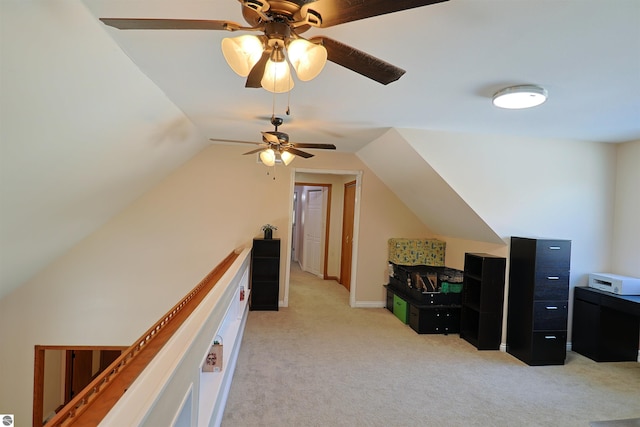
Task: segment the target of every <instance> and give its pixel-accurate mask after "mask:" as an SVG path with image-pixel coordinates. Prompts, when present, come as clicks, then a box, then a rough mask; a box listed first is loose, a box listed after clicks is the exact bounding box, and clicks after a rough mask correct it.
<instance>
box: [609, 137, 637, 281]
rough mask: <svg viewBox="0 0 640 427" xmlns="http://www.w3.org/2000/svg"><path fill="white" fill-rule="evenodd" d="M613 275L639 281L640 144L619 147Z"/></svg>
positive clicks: (631, 143) (634, 143)
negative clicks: (636, 278) (635, 278)
mask: <svg viewBox="0 0 640 427" xmlns="http://www.w3.org/2000/svg"><path fill="white" fill-rule="evenodd" d="M616 178H617V179H616V201H615V214H614V223H613V225H614V227H613V249H612V251H611V254H612V257H611V268H610V272H612V273H616V274H622V275H624V276H633V277H640V141H635V142H628V143H626V144H619V145H618V146H617V175H616Z"/></svg>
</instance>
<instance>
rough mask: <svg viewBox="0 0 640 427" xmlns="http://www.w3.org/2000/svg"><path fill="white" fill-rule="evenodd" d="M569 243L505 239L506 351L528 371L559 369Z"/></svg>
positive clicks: (566, 304) (563, 353) (564, 330)
mask: <svg viewBox="0 0 640 427" xmlns="http://www.w3.org/2000/svg"><path fill="white" fill-rule="evenodd" d="M570 263H571V241H570V240H558V239H535V238H526V237H511V249H510V256H509V297H508V314H507V352H508V353H509V354H511V355H513V356H515V357H516V358H518V359H520V360H522V361H523V362H525V363H526V364H528V365H531V366H542V365H563V364H564V361H565V358H566V356H567V314H568V308H569V270H570Z"/></svg>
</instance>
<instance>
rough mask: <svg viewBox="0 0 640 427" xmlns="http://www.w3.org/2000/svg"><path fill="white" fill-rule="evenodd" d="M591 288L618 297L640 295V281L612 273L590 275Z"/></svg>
mask: <svg viewBox="0 0 640 427" xmlns="http://www.w3.org/2000/svg"><path fill="white" fill-rule="evenodd" d="M589 287H591V288H595V289H600V290H601V291H607V292H611V293H614V294H616V295H640V279H638V278H635V277H626V276H620V275H618V274H611V273H590V274H589Z"/></svg>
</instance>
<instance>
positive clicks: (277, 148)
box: [209, 116, 336, 166]
mask: <svg viewBox="0 0 640 427" xmlns="http://www.w3.org/2000/svg"><path fill="white" fill-rule="evenodd" d="M282 123H283V120H282V118H281V117H275V116H272V117H271V124H272V125H273V126H274V127H275V130H272V131H268V132H261V133H262V142H252V141H239V140H236V139H219V138H209V139H210V140H211V141H220V142H235V143H240V144H255V145H260V148H256V149H255V150H251V151H247V152H246V153H243V154H245V155H246V154H254V153H260V160H261V161H262V163H264V164H265V165H266V166H273V165H275V164H276V162H277V161H281V162H282V163H284V164H285V165H288V164H289V163H291V162H292V161H293V159H295V156H300V157H303V158H305V159H308V158H310V157H313V154H311V153H307V152H306V151H302V150H299V148H307V149H321V150H335V149H336V146H335V145H333V144H315V143H303V142H291V141H289V135H288V134H286V133H284V132H279V131H278V126H280V125H282Z"/></svg>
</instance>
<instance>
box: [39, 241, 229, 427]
mask: <svg viewBox="0 0 640 427" xmlns="http://www.w3.org/2000/svg"><path fill="white" fill-rule="evenodd" d="M238 255H239V253H238V252H235V251H234V252H231V253H230V254H229V255H228V256H227V257H226V258H225V259H224V260H223V261H222V262H221V263H220V264H218V265H217V266H216V267H215V268H214V269H213V270H212V271H211V272H210V273H209V274H207V276H206V277H205V278H204V279H202V280H201V281H200V283H199V284H198V285H197V286H196V287H195V288H193V289H192V290H191V292H189V293H188V294H187V295H186V296H185V297H184V298H183V299H182V300H181V301H180V302H179V303H178V304H176V305H175V306H174V307H173V308H172V309H171V310H169V311H168V312H167V314H165V315H164V316H163V317H162V318H161V319H160V320H159V321H158V322H157V323H156V324H155V325H153V326H152V327H151V328H150V329H149V330H148V331H147V332H145V333H144V334H143V335H142V336H141V337H140V338H139V339H138V340H137V341H136V342H135V343H134V344H133V345H131V347H129V348H128V349H127V350H126V351H124V352H122V355H121V356H120V357H118V358H117V359H116V360H115V361H114V362H113V363H112V364H111V365H109V367H108V368H106V369H105V370H104V371H103V372H102V373H101V374H100V375H98V376H97V377H96V378H95V379H94V380H93V381H91V382H90V383H89V385H87V386H86V387H85V388H84V389H83V390H82V391H81V392H79V393H78V394H77V395H76V396H75V397H74V398H73V399H72V400H71V401H69V403H67V404H66V405H65V406H64V407H63V408H62V409H61V410H60V411H59V412H58V413H57V414H56V415H55V416H54V417H52V418H51V420H49V422H47V424H45V427H62V426H64V427H67V426H71V425H74V426H92V427H93V426H96V425H98V424H99V423H100V421H101V420H102V419H103V418H104V417H105V416H106V415H107V413H108V412H109V411H110V410H111V408H112V407H113V405H115V404H116V402H117V401H118V400H119V399H120V397H122V395H123V394H124V393H125V392H126V391H127V389H128V388H129V386H130V385H131V384H132V383H133V381H134V380H135V379H136V378H137V377H138V376H139V375H140V373H141V372H142V371H143V370H144V368H145V367H146V366H147V364H148V363H149V362H150V361H151V360H152V359H153V357H154V356H155V355H156V354H157V353H158V352H159V351H160V349H161V348H162V347H163V346H164V344H165V343H166V342H167V341H169V339H170V338H171V336H172V335H173V333H174V332H175V331H176V330H178V328H179V327H180V325H182V323H183V322H184V321H185V320H186V319H187V318H188V317H189V315H190V314H191V313H192V312H193V311H194V310H195V309H196V307H197V306H198V304H200V302H201V301H202V300H203V299H204V297H205V296H206V295H207V294H208V293H209V291H210V290H211V289H213V287H214V286H215V285H216V283H217V282H218V281H219V280H220V278H221V277H222V275H223V274H224V273H225V272H226V271H227V270H228V269H229V267H231V265H232V264H233V262H234V261H235V260H236V258H237V257H238ZM33 425H34V427H35V426H41V425H42V420H35V419H34V420H33Z"/></svg>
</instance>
